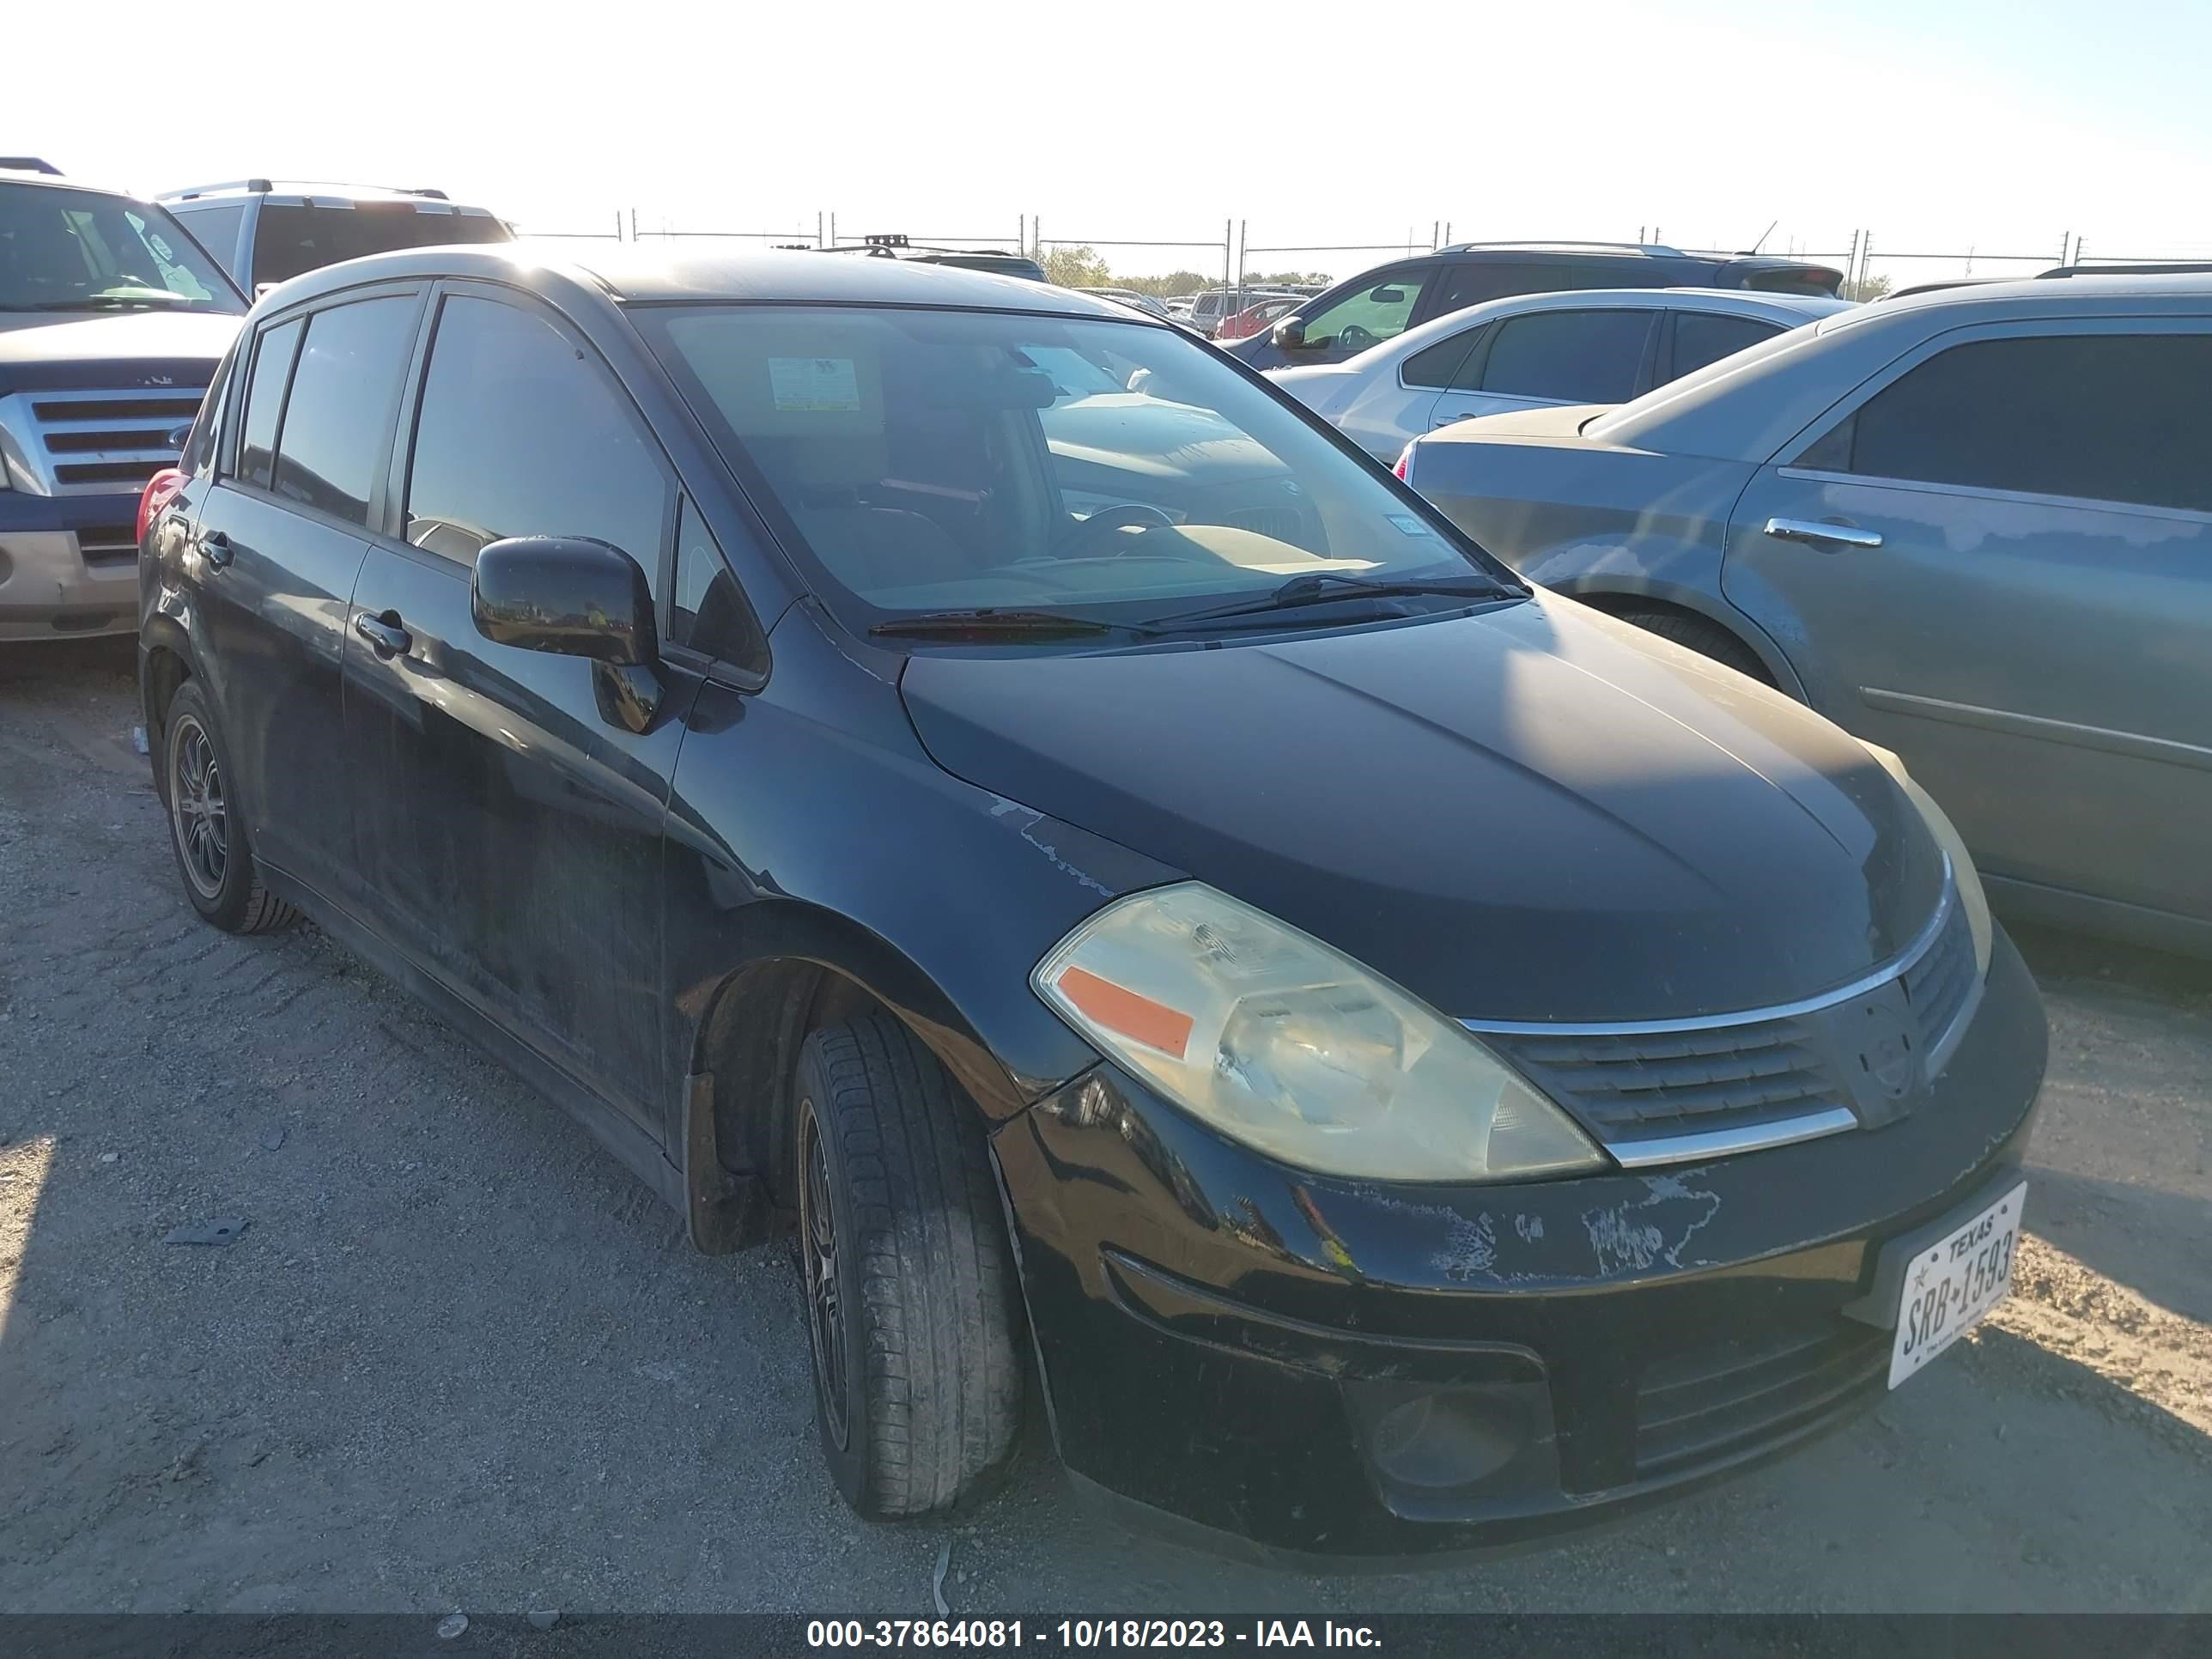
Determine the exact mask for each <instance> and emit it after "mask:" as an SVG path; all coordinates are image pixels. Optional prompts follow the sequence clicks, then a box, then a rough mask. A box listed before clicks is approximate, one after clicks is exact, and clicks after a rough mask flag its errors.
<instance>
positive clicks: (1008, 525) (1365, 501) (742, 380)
mask: <svg viewBox="0 0 2212 1659" xmlns="http://www.w3.org/2000/svg"><path fill="white" fill-rule="evenodd" d="M636 315H637V317H638V320H639V322H640V324H641V326H642V327H644V328H645V329H646V331H647V333H648V335H649V336H651V337H653V341H654V343H655V346H656V349H658V350H659V352H660V354H661V356H663V358H664V360H665V361H666V362H668V365H669V367H670V368H671V371H672V372H674V373H675V374H676V376H677V378H678V380H679V381H680V382H682V383H683V384H684V389H685V391H686V392H688V393H689V394H690V398H691V400H692V403H693V404H694V406H695V407H696V409H697V410H699V411H700V413H701V415H702V416H703V417H704V418H706V419H707V420H708V423H709V425H710V427H717V428H719V429H718V430H717V431H716V433H715V436H716V438H717V440H718V441H719V442H720V443H721V444H722V445H723V447H725V448H726V450H727V451H728V452H729V453H731V454H732V457H733V459H735V460H736V461H737V462H738V465H739V467H740V471H746V472H750V473H752V474H754V475H755V476H756V482H757V485H764V486H765V490H766V493H767V495H769V496H770V497H771V498H772V499H773V501H774V502H775V505H776V506H777V507H781V510H782V513H783V515H784V516H785V518H786V519H787V521H788V524H789V526H790V528H791V529H792V530H794V531H795V532H797V536H798V539H799V543H800V544H802V548H803V550H804V551H805V553H808V554H811V557H812V559H813V561H814V562H815V563H816V565H817V567H818V573H819V575H820V576H821V577H822V578H823V580H822V581H821V582H820V583H819V584H818V586H821V588H822V590H823V598H824V599H826V600H827V601H828V602H829V604H830V605H832V607H833V608H834V609H836V610H837V611H839V614H840V616H841V617H843V618H844V619H845V620H846V621H847V622H848V625H850V626H853V627H854V630H855V631H856V632H857V631H860V629H865V628H866V627H869V626H872V625H875V624H878V623H883V622H884V621H885V619H887V618H895V617H902V616H910V615H915V614H920V613H927V612H939V611H951V610H976V609H997V608H1008V609H1020V610H1024V611H1052V612H1054V613H1057V614H1060V615H1062V616H1067V615H1073V616H1078V617H1085V618H1089V619H1091V620H1094V621H1098V622H1104V623H1121V624H1129V625H1134V624H1139V623H1144V622H1146V621H1148V620H1154V619H1159V618H1164V617H1175V616H1179V615H1181V614H1182V613H1185V612H1188V611H1191V610H1193V609H1194V607H1197V606H1201V605H1206V604H1208V603H1212V602H1217V601H1218V602H1233V601H1237V600H1240V599H1255V598H1258V597H1261V596H1263V595H1266V594H1268V593H1272V592H1275V591H1277V590H1279V589H1280V588H1281V587H1282V586H1283V585H1284V583H1285V581H1286V580H1289V579H1291V578H1293V577H1298V576H1309V575H1314V574H1319V573H1322V572H1330V573H1339V574H1343V575H1348V576H1352V577H1357V578H1359V579H1361V580H1362V581H1364V582H1374V581H1386V582H1392V583H1401V582H1407V581H1422V580H1434V581H1437V582H1446V581H1457V582H1459V583H1461V584H1462V585H1464V584H1467V583H1468V582H1469V581H1474V582H1476V583H1478V584H1479V583H1483V582H1495V583H1497V584H1498V585H1499V587H1500V589H1501V591H1506V592H1516V593H1517V592H1519V589H1518V586H1517V585H1516V584H1515V583H1514V581H1513V578H1512V577H1511V575H1510V573H1508V572H1505V571H1504V569H1503V568H1500V567H1498V566H1495V565H1492V564H1491V563H1489V562H1487V561H1486V560H1480V558H1479V556H1474V557H1471V556H1469V555H1468V554H1467V553H1464V552H1462V550H1461V546H1460V544H1457V543H1455V540H1454V539H1452V532H1449V529H1447V528H1444V527H1443V526H1441V525H1440V523H1439V521H1437V520H1435V519H1433V518H1432V517H1431V515H1430V514H1429V513H1427V512H1426V511H1425V510H1423V509H1420V508H1419V507H1417V506H1416V505H1415V503H1414V501H1413V500H1411V499H1410V498H1408V497H1407V496H1404V495H1400V494H1399V493H1397V492H1396V491H1395V490H1394V489H1392V488H1391V487H1390V486H1389V484H1388V483H1385V482H1384V481H1383V480H1382V479H1381V478H1379V477H1376V475H1375V473H1373V472H1372V471H1370V470H1369V469H1368V468H1367V467H1366V466H1365V465H1364V464H1363V463H1361V462H1360V461H1358V460H1356V459H1353V458H1352V456H1351V455H1349V454H1347V453H1345V452H1344V451H1343V450H1341V449H1340V448H1338V447H1337V446H1336V445H1335V444H1334V442H1332V441H1330V440H1329V439H1328V438H1326V437H1324V436H1322V435H1321V434H1320V433H1318V432H1316V431H1315V430H1314V429H1313V428H1311V427H1310V426H1308V425H1307V424H1306V423H1305V422H1304V420H1303V419H1302V418H1301V417H1300V416H1297V414H1295V413H1293V412H1292V410H1291V409H1290V408H1288V407H1286V406H1285V404H1283V403H1281V402H1279V400H1278V398H1276V397H1275V396H1274V395H1273V394H1272V393H1270V392H1267V391H1265V390H1263V389H1261V387H1259V386H1255V385H1253V384H1252V383H1251V382H1250V381H1249V380H1246V379H1245V378H1244V377H1243V375H1241V374H1238V373H1237V371H1236V370H1234V369H1232V368H1229V367H1227V366H1226V365H1225V364H1223V363H1222V362H1219V361H1218V360H1217V359H1216V358H1214V357H1213V356H1212V355H1211V354H1210V353H1209V352H1208V351H1207V350H1206V349H1205V348H1204V347H1202V346H1200V345H1199V344H1197V343H1195V342H1194V341H1192V340H1191V339H1190V338H1189V337H1188V336H1186V335H1184V334H1182V332H1180V331H1176V330H1173V329H1169V328H1164V327H1161V326H1159V325H1153V324H1146V323H1142V322H1138V321H1135V320H1132V321H1129V322H1127V323H1121V322H1107V321H1103V320H1097V321H1094V320H1089V319H1072V318H1062V317H1050V316H1032V315H1024V314H1008V313H972V312H944V311H923V310H903V309H900V310H891V309H885V310H861V309H857V308H836V309H831V308H822V309H813V308H800V307H785V306H775V307H769V306H752V307H744V306H717V307H689V306H687V307H656V308H653V309H652V310H647V311H643V312H641V313H636ZM1132 388H1134V389H1132ZM1358 585H1359V584H1358V583H1344V584H1340V586H1344V587H1345V588H1346V590H1347V591H1351V590H1352V589H1354V588H1356V587H1357V586H1358ZM1333 591H1334V586H1333V587H1332V592H1333ZM1459 603H1461V604H1462V605H1463V604H1464V603H1465V600H1464V599H1463V598H1462V599H1460V600H1459Z"/></svg>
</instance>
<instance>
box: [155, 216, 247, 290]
mask: <svg viewBox="0 0 2212 1659" xmlns="http://www.w3.org/2000/svg"><path fill="white" fill-rule="evenodd" d="M170 216H171V217H173V219H175V220H176V222H178V223H179V224H180V225H182V226H183V227H184V228H185V229H186V230H188V231H190V232H191V237H192V240H194V241H196V242H197V243H198V244H199V245H200V246H201V247H202V248H204V249H205V250H206V251H207V252H208V253H210V255H212V256H213V257H214V258H215V259H216V263H217V264H221V265H222V268H223V269H224V270H227V271H228V272H230V274H231V275H232V276H236V275H237V274H238V227H239V222H240V220H242V219H244V218H245V217H246V205H245V204H244V203H242V202H226V203H223V204H220V205H217V206H214V207H203V208H173V209H171V210H170Z"/></svg>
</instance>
